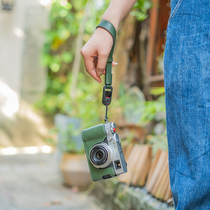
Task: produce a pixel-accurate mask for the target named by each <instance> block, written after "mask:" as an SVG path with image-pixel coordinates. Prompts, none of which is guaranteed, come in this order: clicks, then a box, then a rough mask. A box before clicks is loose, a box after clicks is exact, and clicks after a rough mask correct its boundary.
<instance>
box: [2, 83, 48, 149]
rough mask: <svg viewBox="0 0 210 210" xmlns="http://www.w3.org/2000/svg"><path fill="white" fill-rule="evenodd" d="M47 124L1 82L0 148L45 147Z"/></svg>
mask: <svg viewBox="0 0 210 210" xmlns="http://www.w3.org/2000/svg"><path fill="white" fill-rule="evenodd" d="M48 127H49V126H48V125H47V122H46V121H45V120H44V118H42V117H41V116H40V115H39V114H37V113H35V112H34V111H33V110H32V108H31V107H30V106H29V105H28V104H27V103H26V102H24V101H20V100H19V97H18V95H17V93H16V92H14V91H13V90H12V89H11V88H10V87H9V86H8V85H7V84H6V83H4V82H3V81H1V80H0V147H24V146H41V145H44V142H43V139H44V138H46V137H47V135H48V133H49V132H48Z"/></svg>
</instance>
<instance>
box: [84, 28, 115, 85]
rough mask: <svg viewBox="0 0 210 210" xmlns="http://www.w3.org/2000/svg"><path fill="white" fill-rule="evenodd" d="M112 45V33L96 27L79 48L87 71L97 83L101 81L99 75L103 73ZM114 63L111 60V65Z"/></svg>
mask: <svg viewBox="0 0 210 210" xmlns="http://www.w3.org/2000/svg"><path fill="white" fill-rule="evenodd" d="M112 45H113V38H112V35H111V34H110V33H109V32H108V31H107V30H105V29H103V28H100V27H98V28H97V29H96V31H95V33H94V34H93V35H92V37H91V38H90V40H89V41H88V42H87V43H86V44H85V45H84V47H83V48H82V49H81V50H80V53H81V54H82V56H83V58H84V63H85V68H86V71H87V73H88V74H90V76H92V77H93V78H94V79H95V80H96V81H98V82H99V83H102V80H101V78H100V77H101V75H102V74H105V67H106V63H107V59H108V56H109V53H110V51H111V48H112ZM115 65H117V63H115V62H113V63H112V66H115Z"/></svg>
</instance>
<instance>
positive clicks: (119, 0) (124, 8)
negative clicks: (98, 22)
mask: <svg viewBox="0 0 210 210" xmlns="http://www.w3.org/2000/svg"><path fill="white" fill-rule="evenodd" d="M136 1H137V0H111V3H110V5H109V7H108V9H107V10H106V12H105V13H104V15H103V16H102V20H107V21H109V22H111V23H112V24H113V25H114V27H115V28H116V30H117V29H118V26H119V24H120V22H121V20H123V18H125V16H126V15H127V14H128V13H129V11H130V10H131V8H132V7H133V5H134V4H135V3H136Z"/></svg>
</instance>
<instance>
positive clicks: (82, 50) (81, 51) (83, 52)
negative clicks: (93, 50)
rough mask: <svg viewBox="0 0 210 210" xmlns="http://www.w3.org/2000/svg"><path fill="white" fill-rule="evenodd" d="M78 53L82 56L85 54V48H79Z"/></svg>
mask: <svg viewBox="0 0 210 210" xmlns="http://www.w3.org/2000/svg"><path fill="white" fill-rule="evenodd" d="M80 53H81V55H82V56H83V57H84V56H86V55H87V52H86V50H85V49H84V48H82V49H81V50H80Z"/></svg>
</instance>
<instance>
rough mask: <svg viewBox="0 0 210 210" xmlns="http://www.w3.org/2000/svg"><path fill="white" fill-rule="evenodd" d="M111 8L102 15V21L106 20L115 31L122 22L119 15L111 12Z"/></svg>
mask: <svg viewBox="0 0 210 210" xmlns="http://www.w3.org/2000/svg"><path fill="white" fill-rule="evenodd" d="M112 10H113V8H108V10H107V11H106V12H105V13H104V15H103V16H102V18H101V19H102V20H107V21H109V22H110V23H111V24H112V25H113V26H114V27H115V29H116V31H117V29H118V27H119V24H120V22H121V20H122V18H121V16H120V14H118V13H116V11H114V10H113V11H112Z"/></svg>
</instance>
